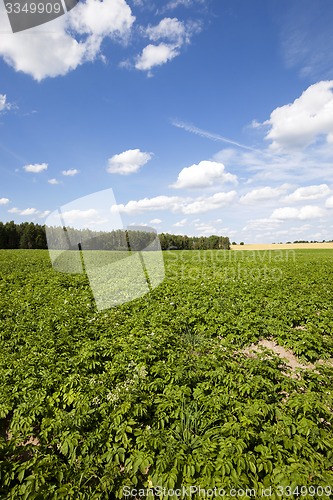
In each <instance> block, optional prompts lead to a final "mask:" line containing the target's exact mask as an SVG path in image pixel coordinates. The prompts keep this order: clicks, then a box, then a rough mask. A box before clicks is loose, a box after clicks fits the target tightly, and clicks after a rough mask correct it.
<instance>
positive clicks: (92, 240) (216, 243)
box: [0, 221, 230, 250]
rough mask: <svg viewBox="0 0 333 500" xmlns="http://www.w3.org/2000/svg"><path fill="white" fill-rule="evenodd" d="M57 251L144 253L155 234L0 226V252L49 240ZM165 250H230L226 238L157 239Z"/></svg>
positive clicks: (12, 224) (38, 246) (37, 245)
mask: <svg viewBox="0 0 333 500" xmlns="http://www.w3.org/2000/svg"><path fill="white" fill-rule="evenodd" d="M46 234H47V235H48V238H49V241H51V246H52V247H53V248H57V249H62V248H63V249H68V248H72V249H77V248H78V245H79V244H81V242H83V248H84V249H85V250H94V249H96V250H97V249H98V250H128V249H131V250H143V249H145V248H147V246H150V248H151V249H155V248H156V234H155V233H152V232H150V231H145V230H144V228H142V229H140V230H137V229H133V230H130V229H129V230H127V231H124V230H114V231H110V232H105V231H91V230H89V229H73V228H66V230H65V231H64V229H63V228H60V227H46V226H45V225H40V224H34V223H33V222H23V223H21V224H16V223H15V222H14V221H10V222H6V223H3V222H0V248H1V249H7V250H13V249H20V248H22V249H47V248H48V244H47V237H46ZM158 237H159V241H160V245H161V248H162V250H211V249H214V250H230V240H229V238H228V237H227V236H217V235H211V236H186V235H176V234H169V233H161V234H159V235H158Z"/></svg>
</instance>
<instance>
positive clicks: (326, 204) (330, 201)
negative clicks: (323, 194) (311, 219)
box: [325, 196, 333, 208]
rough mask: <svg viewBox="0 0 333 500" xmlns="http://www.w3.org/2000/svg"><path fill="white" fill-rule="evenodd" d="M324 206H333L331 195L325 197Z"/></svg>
mask: <svg viewBox="0 0 333 500" xmlns="http://www.w3.org/2000/svg"><path fill="white" fill-rule="evenodd" d="M325 207H327V208H333V196H330V197H329V198H327V200H326V201H325Z"/></svg>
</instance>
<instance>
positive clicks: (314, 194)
mask: <svg viewBox="0 0 333 500" xmlns="http://www.w3.org/2000/svg"><path fill="white" fill-rule="evenodd" d="M330 192H331V190H330V188H329V187H328V185H327V184H319V185H317V186H305V187H300V188H298V189H296V190H295V191H294V192H293V193H291V194H289V195H288V196H286V197H285V198H284V199H283V201H284V202H287V203H290V202H296V201H303V200H318V199H319V198H324V197H325V196H327V195H329V194H330Z"/></svg>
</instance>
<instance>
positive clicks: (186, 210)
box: [111, 191, 237, 214]
mask: <svg viewBox="0 0 333 500" xmlns="http://www.w3.org/2000/svg"><path fill="white" fill-rule="evenodd" d="M236 196H237V193H236V191H229V192H226V193H224V192H221V193H215V194H214V195H212V196H206V197H205V196H199V197H197V198H190V197H187V198H184V197H180V196H165V195H161V196H155V197H154V198H143V199H141V200H131V201H129V202H128V203H127V204H126V205H124V204H119V205H113V206H112V207H111V212H113V213H118V212H120V213H126V214H138V213H142V212H146V211H150V210H170V211H171V212H181V213H183V214H197V213H204V212H209V211H211V210H216V209H218V208H222V207H224V206H226V205H229V204H230V203H231V202H233V201H234V200H235V198H236Z"/></svg>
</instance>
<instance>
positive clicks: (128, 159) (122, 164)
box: [107, 149, 152, 175]
mask: <svg viewBox="0 0 333 500" xmlns="http://www.w3.org/2000/svg"><path fill="white" fill-rule="evenodd" d="M151 158H152V153H144V152H142V151H140V149H129V150H128V151H124V152H123V153H120V154H117V155H114V156H112V158H109V160H108V168H107V172H109V174H121V175H129V174H133V173H135V172H138V170H139V169H140V168H141V167H142V166H143V165H145V164H146V163H147V162H148V161H149V160H151Z"/></svg>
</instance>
